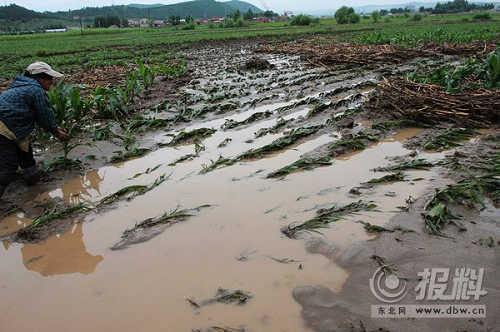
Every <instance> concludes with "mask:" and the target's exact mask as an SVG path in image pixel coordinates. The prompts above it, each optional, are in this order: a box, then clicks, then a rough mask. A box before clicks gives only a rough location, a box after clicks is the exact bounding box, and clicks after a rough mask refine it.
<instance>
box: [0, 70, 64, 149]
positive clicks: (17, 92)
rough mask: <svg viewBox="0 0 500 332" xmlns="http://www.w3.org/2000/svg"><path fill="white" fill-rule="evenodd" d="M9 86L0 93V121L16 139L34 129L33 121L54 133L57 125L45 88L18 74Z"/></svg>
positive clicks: (20, 138) (22, 137)
mask: <svg viewBox="0 0 500 332" xmlns="http://www.w3.org/2000/svg"><path fill="white" fill-rule="evenodd" d="M10 87H11V88H10V89H9V90H7V91H5V92H4V93H2V94H0V121H2V122H3V123H4V124H5V125H6V126H7V128H9V129H10V131H12V132H13V133H14V134H15V135H16V138H17V139H18V140H22V139H24V138H25V137H26V136H28V135H30V134H31V133H32V132H33V130H34V129H35V123H37V124H38V125H39V126H40V127H42V128H43V129H45V130H47V131H48V132H50V133H52V134H55V133H56V132H57V126H56V123H55V121H54V111H53V108H52V105H51V104H50V102H49V98H48V97H47V94H46V93H45V90H44V89H43V88H42V87H41V86H40V84H39V83H38V81H37V80H35V79H32V78H29V77H25V76H18V77H16V78H15V79H14V82H12V84H11V86H10Z"/></svg>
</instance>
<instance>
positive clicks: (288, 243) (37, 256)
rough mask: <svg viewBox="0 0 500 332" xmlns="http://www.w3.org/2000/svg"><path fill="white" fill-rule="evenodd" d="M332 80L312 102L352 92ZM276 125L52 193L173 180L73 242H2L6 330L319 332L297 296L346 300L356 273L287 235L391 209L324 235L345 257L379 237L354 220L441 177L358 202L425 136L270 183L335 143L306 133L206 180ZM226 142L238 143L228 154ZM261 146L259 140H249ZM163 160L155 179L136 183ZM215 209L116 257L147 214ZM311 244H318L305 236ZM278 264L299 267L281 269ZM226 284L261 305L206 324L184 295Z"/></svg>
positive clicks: (209, 314)
mask: <svg viewBox="0 0 500 332" xmlns="http://www.w3.org/2000/svg"><path fill="white" fill-rule="evenodd" d="M285 73H286V71H285ZM283 75H285V76H286V77H288V78H286V79H291V77H292V76H293V75H290V73H289V72H288V74H283ZM311 75H316V74H314V73H311ZM327 77H328V76H327V75H325V77H324V78H327ZM226 79H227V78H226ZM258 79H261V78H257V79H256V81H257V80H258ZM262 79H263V78H262ZM295 79H297V77H295ZM321 81H322V80H318V82H314V81H312V84H317V85H321V89H318V90H317V91H316V92H314V94H310V95H309V97H310V96H319V94H320V93H323V92H325V91H329V90H331V89H332V87H333V85H335V84H337V85H339V84H341V83H339V82H337V81H335V83H332V84H330V83H328V84H326V85H322V84H321ZM210 83H212V84H213V82H210ZM247 83H248V82H247ZM289 83H293V81H292V82H289ZM308 83H311V82H308ZM291 86H293V85H292V84H291ZM251 88H253V87H249V88H248V89H251ZM313 88H314V87H313ZM290 89H292V90H293V91H290V93H288V94H287V96H288V97H290V96H291V98H290V101H286V102H274V101H272V100H271V101H268V102H266V103H267V104H261V105H257V107H255V108H251V109H248V110H246V111H245V112H241V113H238V114H234V115H231V116H228V117H222V118H219V119H212V120H208V121H205V122H202V121H200V122H197V123H195V124H190V125H189V126H188V127H186V128H185V130H193V129H196V128H201V127H213V128H217V129H219V128H220V126H221V125H222V124H223V123H224V122H225V120H226V119H227V118H231V119H233V120H237V121H241V120H244V119H246V118H248V117H249V116H250V115H251V114H253V113H256V112H261V111H266V110H275V109H277V108H279V107H282V106H288V105H292V104H293V103H295V102H296V101H297V100H300V99H298V98H295V96H297V95H299V94H300V93H302V92H303V91H301V87H300V85H299V86H297V87H294V88H290ZM311 91H314V89H312V90H311ZM318 91H321V92H318ZM367 91H368V90H367ZM280 92H283V90H280ZM304 94H306V93H304ZM305 98H307V97H302V98H301V99H305ZM309 110H310V106H307V105H301V106H300V107H297V108H295V109H291V110H290V111H287V112H285V113H284V114H283V115H284V116H285V118H286V119H288V118H291V117H294V118H297V117H299V116H303V115H305V114H307V112H308V111H309ZM275 124H276V118H269V119H265V120H261V121H258V122H255V123H252V124H249V125H247V126H244V127H243V126H242V127H241V128H236V129H235V130H228V131H222V130H218V131H217V132H216V133H215V134H214V135H213V136H211V137H209V138H207V139H204V140H203V141H202V144H203V145H204V146H205V148H206V149H205V150H204V151H202V152H200V154H199V156H198V157H196V158H194V159H193V160H190V161H186V162H183V163H180V164H177V165H176V166H174V167H170V166H168V164H169V163H171V162H173V161H175V160H177V159H178V158H180V157H182V156H184V155H186V154H189V153H193V150H194V147H193V145H186V146H179V147H176V148H171V147H167V148H162V149H158V150H156V151H154V152H152V153H149V154H147V155H146V156H144V157H142V158H137V159H134V160H130V161H127V162H124V163H120V164H119V165H112V166H106V167H102V168H100V169H98V170H95V171H92V172H89V173H87V174H86V175H84V176H83V177H77V178H75V179H72V180H70V181H68V182H67V183H65V184H64V185H62V186H61V188H59V189H57V190H54V191H51V192H50V193H46V194H45V195H42V196H44V197H47V196H48V197H52V198H55V197H59V198H62V199H64V200H65V201H66V202H69V203H72V204H75V203H79V202H85V201H88V202H96V201H98V200H99V199H100V198H102V197H104V196H106V195H109V194H111V193H113V192H115V191H117V190H119V189H121V188H123V187H125V186H128V185H133V184H151V183H152V182H153V181H154V180H155V179H156V178H158V177H159V176H160V175H161V174H171V177H170V179H169V180H167V181H166V182H165V183H163V184H162V185H160V186H159V187H157V188H155V189H154V190H151V191H150V192H147V193H146V194H144V195H142V196H139V197H137V198H135V199H134V200H132V201H125V202H121V203H118V204H117V206H116V208H113V209H106V210H103V211H98V212H96V213H90V214H88V215H87V216H84V217H80V218H81V219H79V220H77V223H75V225H73V227H72V229H71V230H70V231H68V232H66V233H64V234H58V235H55V236H53V237H51V238H49V239H47V240H46V241H44V242H41V243H38V244H26V245H20V244H16V243H14V244H10V243H8V242H3V249H2V248H0V260H1V261H2V269H1V270H0V289H1V294H2V299H3V301H2V302H1V303H0V311H1V312H2V315H3V319H2V321H0V330H13V329H14V327H15V329H16V330H23V331H26V330H38V331H63V330H67V329H68V326H71V331H89V330H97V331H102V330H111V329H112V330H119V331H123V332H126V331H134V332H135V331H137V330H147V331H151V330H152V331H156V330H168V331H190V330H191V329H193V328H205V327H209V326H231V327H239V326H245V327H246V328H248V330H250V331H288V332H295V331H296V332H299V331H308V330H307V329H306V328H305V327H304V326H303V321H302V318H301V315H300V306H299V305H298V304H297V303H296V302H295V301H294V300H293V299H292V296H291V294H292V290H293V289H294V288H295V287H297V286H301V285H317V284H321V285H324V286H326V287H328V288H330V289H332V290H333V291H336V292H338V291H340V290H341V289H342V286H343V283H344V282H345V280H346V279H347V277H348V273H347V271H345V270H343V269H342V268H340V267H339V266H337V265H336V264H335V262H334V260H333V261H332V260H331V259H328V258H326V257H325V256H323V255H317V254H310V253H308V251H307V250H306V247H305V242H304V241H303V240H291V239H289V238H287V237H285V236H284V235H283V234H282V233H281V231H280V229H281V227H283V226H285V225H288V224H290V223H293V222H303V221H305V220H307V219H309V218H311V217H313V216H314V215H315V210H316V208H314V207H318V206H331V205H332V204H347V203H350V202H353V201H357V200H359V199H363V200H367V201H373V202H374V203H376V204H377V206H378V209H379V210H380V211H378V212H370V213H360V214H359V215H355V216H349V217H347V218H346V220H342V221H339V222H336V223H334V224H331V225H330V228H328V229H325V230H324V231H322V233H323V235H317V234H316V235H314V234H313V236H321V237H323V238H324V239H325V240H326V241H327V242H329V243H330V244H331V245H332V248H334V251H335V252H336V251H337V250H339V251H340V250H343V249H345V248H347V247H348V246H350V245H352V244H353V243H356V242H359V241H365V240H368V239H371V238H373V235H371V234H367V233H366V232H365V231H364V229H363V227H362V225H360V224H359V223H357V222H356V221H358V220H363V221H366V222H370V223H373V224H378V225H382V224H384V223H386V222H387V221H388V220H389V219H390V218H391V217H392V216H393V215H394V213H395V211H396V210H397V209H396V207H397V206H400V205H404V201H405V199H406V198H407V197H408V195H412V196H414V197H415V196H418V195H419V194H420V193H422V192H423V191H424V189H425V188H426V187H427V186H428V185H429V183H430V182H429V181H431V179H432V178H433V177H436V175H435V174H434V172H433V171H432V170H430V171H409V172H408V174H409V176H408V178H410V179H411V178H416V177H423V178H424V180H422V181H418V182H415V183H414V185H409V184H408V182H398V183H392V184H384V185H378V186H375V187H374V188H373V190H370V191H366V192H363V193H362V195H361V196H360V197H358V196H356V197H354V196H353V195H351V194H349V190H350V189H351V188H352V187H354V186H357V185H359V184H360V183H361V182H366V181H368V180H370V179H371V178H373V177H377V176H381V175H380V174H384V173H377V174H375V173H373V172H372V171H370V169H371V168H374V167H377V166H383V165H386V164H388V163H389V161H388V160H387V159H385V157H386V156H400V155H404V154H408V153H409V152H410V151H409V150H407V149H405V148H404V147H403V144H402V142H403V141H404V140H405V139H407V138H409V137H412V136H414V135H416V134H418V133H419V130H418V129H408V130H401V131H398V132H397V134H396V135H395V136H394V137H391V138H388V139H386V140H383V141H381V142H379V143H377V144H374V145H372V146H370V147H368V148H367V149H366V150H364V151H358V152H355V153H351V154H348V155H345V156H342V157H340V158H336V159H335V160H334V162H333V164H332V165H331V166H326V167H321V168H317V169H315V170H313V171H304V172H298V173H293V174H290V175H289V176H288V177H287V178H285V179H282V180H275V179H266V178H265V176H266V175H267V174H268V173H270V172H272V171H274V170H276V169H279V168H281V167H283V166H285V165H287V164H290V163H292V162H294V161H296V160H297V159H298V158H299V157H300V156H301V155H302V154H304V153H307V152H309V151H311V150H313V149H315V148H317V147H319V146H321V145H323V144H325V143H328V142H331V141H332V137H331V134H332V133H331V132H330V133H328V134H324V135H319V136H311V137H308V138H306V139H304V140H301V141H299V142H297V143H296V144H295V145H293V146H290V147H288V148H287V149H285V150H282V151H277V152H275V153H273V154H270V155H267V156H266V157H265V158H262V159H257V160H250V161H245V162H240V163H236V164H234V165H232V166H230V167H226V168H221V169H218V170H215V171H213V172H211V173H208V174H205V175H200V174H199V172H200V170H201V169H202V165H204V164H209V163H210V161H211V160H217V159H218V158H219V156H220V155H223V156H224V157H234V156H237V155H238V154H240V153H242V152H245V151H247V150H249V149H251V148H257V147H261V146H263V145H265V144H268V143H270V142H272V141H273V140H275V139H276V138H278V137H281V136H282V135H283V134H282V133H279V134H268V135H265V136H263V137H260V138H258V139H256V138H255V135H254V133H255V132H257V131H258V130H259V129H261V128H266V127H271V126H273V125H275ZM159 135H161V136H162V139H163V140H165V133H164V132H163V133H156V134H152V136H153V137H154V138H153V139H154V140H156V141H158V140H159V139H160V136H159ZM157 138H158V139H157ZM225 138H231V139H232V141H231V142H230V143H229V144H228V145H227V146H226V147H224V148H218V144H219V143H220V142H221V141H223V140H224V139H225ZM150 139H151V138H150ZM250 139H252V140H253V141H252V143H246V142H248V141H249V140H250ZM440 156H441V155H440V154H421V156H420V157H422V158H428V159H429V160H435V159H437V158H439V157H440ZM159 164H161V166H160V167H159V168H158V169H156V170H155V171H153V172H150V173H149V174H144V175H141V176H140V177H138V178H133V176H134V175H135V174H137V173H142V172H144V171H146V170H147V169H148V168H153V167H155V166H156V165H159ZM235 179H238V180H239V181H235ZM387 192H394V193H395V194H394V195H393V196H394V197H389V196H386V195H385V194H386V193H387ZM204 204H211V205H213V206H214V207H213V208H211V209H207V210H203V211H201V212H200V213H199V214H198V215H197V216H193V217H191V218H190V219H189V220H187V221H185V222H180V223H177V224H175V225H172V226H171V227H169V228H167V229H166V230H165V231H164V232H163V233H162V234H160V235H158V236H156V237H154V238H153V239H151V240H149V241H147V242H144V243H140V244H135V245H132V246H130V247H129V248H127V249H124V250H118V251H112V250H110V247H111V246H113V245H114V244H115V243H116V242H118V241H119V240H120V237H121V235H122V233H123V232H124V231H125V230H126V229H130V228H132V227H134V225H136V224H137V223H138V222H141V221H142V220H144V219H146V218H151V217H155V216H159V215H162V214H163V213H165V212H169V211H173V210H175V209H176V208H194V207H197V206H200V205H204ZM313 208H314V209H313ZM9 218H12V219H7V220H4V221H3V222H1V223H0V232H1V231H2V229H1V227H2V226H5V227H7V229H9V228H11V229H15V227H24V226H25V225H24V224H23V221H22V219H20V218H19V217H16V216H14V217H9ZM21 224H23V225H21ZM11 229H9V232H11ZM308 236H311V234H309V235H308V234H305V237H308ZM245 252H246V253H248V252H252V254H251V255H249V256H248V259H247V260H246V261H240V260H238V259H237V257H240V256H241V255H242V253H245ZM270 256H272V257H275V258H279V259H286V258H288V259H293V260H296V261H298V262H294V263H290V264H282V263H279V262H276V261H275V260H273V259H270V258H269V257H270ZM219 287H222V288H226V289H241V290H244V291H247V292H250V293H251V294H252V295H253V298H252V299H251V300H250V301H249V302H248V303H247V304H246V305H244V306H232V305H223V304H215V305H212V306H206V307H203V308H202V309H201V310H200V312H199V313H198V314H197V313H196V312H195V311H194V310H193V308H192V307H191V305H190V304H189V303H188V302H187V301H186V298H194V299H197V300H203V299H207V298H211V297H213V296H214V294H215V292H216V290H217V289H218V288H219ZM27 317H31V319H27Z"/></svg>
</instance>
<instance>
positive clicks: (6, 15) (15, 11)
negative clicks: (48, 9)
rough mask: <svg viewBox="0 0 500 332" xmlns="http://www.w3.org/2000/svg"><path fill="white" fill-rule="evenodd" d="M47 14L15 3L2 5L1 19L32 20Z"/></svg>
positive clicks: (0, 8) (0, 9) (0, 10)
mask: <svg viewBox="0 0 500 332" xmlns="http://www.w3.org/2000/svg"><path fill="white" fill-rule="evenodd" d="M45 16H46V15H45V14H42V13H37V12H35V11H33V10H29V9H26V8H24V7H20V6H17V5H15V4H12V5H9V6H1V7H0V19H2V20H13V21H15V20H31V19H35V18H43V17H45Z"/></svg>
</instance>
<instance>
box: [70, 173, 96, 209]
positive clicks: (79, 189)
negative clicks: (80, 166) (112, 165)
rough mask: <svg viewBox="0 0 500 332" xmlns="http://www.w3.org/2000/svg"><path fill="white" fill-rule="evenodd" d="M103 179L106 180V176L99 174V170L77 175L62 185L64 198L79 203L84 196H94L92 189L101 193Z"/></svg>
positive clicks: (72, 202)
mask: <svg viewBox="0 0 500 332" xmlns="http://www.w3.org/2000/svg"><path fill="white" fill-rule="evenodd" d="M102 181H104V178H103V177H101V176H100V175H99V171H98V170H94V171H91V172H89V173H87V174H85V175H84V176H79V177H76V178H74V179H72V180H70V181H68V182H66V183H64V184H63V185H62V187H61V190H62V196H63V199H64V201H66V202H68V203H71V204H78V203H80V202H81V201H82V198H83V196H85V197H87V198H91V197H92V193H91V190H93V191H95V192H96V193H97V194H98V195H101V192H100V188H99V187H100V185H101V182H102Z"/></svg>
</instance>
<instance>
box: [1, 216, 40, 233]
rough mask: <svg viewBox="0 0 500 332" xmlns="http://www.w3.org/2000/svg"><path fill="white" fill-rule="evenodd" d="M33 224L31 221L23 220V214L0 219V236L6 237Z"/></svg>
mask: <svg viewBox="0 0 500 332" xmlns="http://www.w3.org/2000/svg"><path fill="white" fill-rule="evenodd" d="M32 222H33V219H28V218H25V217H24V215H23V214H21V215H17V214H12V215H10V216H7V217H5V218H4V219H0V236H6V235H9V234H12V233H14V232H17V231H18V230H20V229H23V228H25V227H26V226H28V225H30V224H31V223H32Z"/></svg>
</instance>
